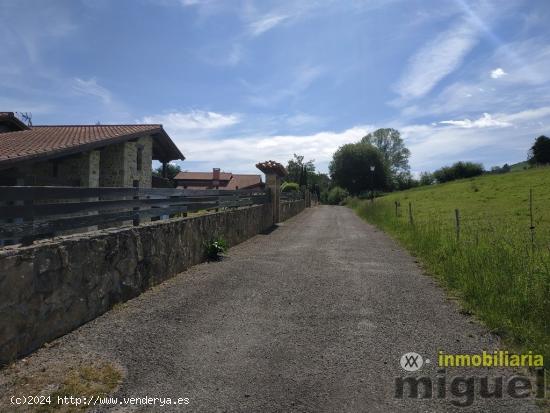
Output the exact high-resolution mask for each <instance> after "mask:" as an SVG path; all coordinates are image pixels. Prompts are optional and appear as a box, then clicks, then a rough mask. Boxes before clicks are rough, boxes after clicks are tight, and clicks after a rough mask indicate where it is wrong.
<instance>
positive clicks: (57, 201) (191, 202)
mask: <svg viewBox="0 0 550 413" xmlns="http://www.w3.org/2000/svg"><path fill="white" fill-rule="evenodd" d="M266 202H269V193H268V192H267V191H265V190H235V191H226V190H189V189H174V188H82V187H29V186H0V240H2V239H4V240H18V239H27V241H28V240H29V239H30V240H32V239H34V238H37V237H42V238H43V237H47V236H52V235H56V234H58V233H59V232H62V231H68V230H78V229H81V228H86V227H94V226H96V225H101V226H102V227H108V226H113V225H116V224H119V223H124V222H128V221H132V223H133V224H134V225H138V224H139V223H140V221H142V220H144V219H153V220H155V219H160V218H167V217H170V216H174V215H175V214H180V213H181V214H184V213H187V212H196V211H200V210H210V209H216V210H219V209H227V208H238V207H242V206H249V205H256V204H263V203H266Z"/></svg>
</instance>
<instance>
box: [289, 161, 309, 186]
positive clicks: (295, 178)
mask: <svg viewBox="0 0 550 413" xmlns="http://www.w3.org/2000/svg"><path fill="white" fill-rule="evenodd" d="M314 162H315V161H314V160H309V161H307V162H304V156H303V155H296V154H294V158H293V159H291V160H289V161H288V163H287V166H286V170H287V172H288V175H287V176H286V177H285V181H288V182H297V183H299V184H300V186H308V184H309V183H310V182H312V179H313V177H312V176H313V175H315V163H314Z"/></svg>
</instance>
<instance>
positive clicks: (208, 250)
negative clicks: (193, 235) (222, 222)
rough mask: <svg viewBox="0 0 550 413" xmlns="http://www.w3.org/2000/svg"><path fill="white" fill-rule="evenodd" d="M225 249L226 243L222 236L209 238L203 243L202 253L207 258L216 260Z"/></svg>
mask: <svg viewBox="0 0 550 413" xmlns="http://www.w3.org/2000/svg"><path fill="white" fill-rule="evenodd" d="M226 251H227V243H226V242H225V240H224V239H223V238H215V239H211V240H210V241H208V242H205V243H204V255H205V256H206V258H207V259H208V260H212V261H217V260H219V259H220V258H221V254H223V253H225V252H226Z"/></svg>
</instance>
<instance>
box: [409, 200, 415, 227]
mask: <svg viewBox="0 0 550 413" xmlns="http://www.w3.org/2000/svg"><path fill="white" fill-rule="evenodd" d="M409 224H411V225H414V219H413V209H412V203H411V202H410V201H409Z"/></svg>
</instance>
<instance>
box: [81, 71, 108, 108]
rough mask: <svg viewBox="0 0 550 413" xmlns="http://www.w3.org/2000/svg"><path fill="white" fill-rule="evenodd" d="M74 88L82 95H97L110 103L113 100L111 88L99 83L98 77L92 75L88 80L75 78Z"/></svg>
mask: <svg viewBox="0 0 550 413" xmlns="http://www.w3.org/2000/svg"><path fill="white" fill-rule="evenodd" d="M72 89H73V90H74V91H75V92H77V93H79V94H82V95H90V96H96V97H98V98H100V99H101V100H102V101H103V103H105V104H110V103H111V102H112V100H113V99H112V95H111V92H109V90H107V89H106V88H104V87H103V86H101V85H99V84H98V83H97V79H96V78H94V77H92V78H90V79H88V80H85V79H81V78H79V77H77V78H74V79H73V85H72Z"/></svg>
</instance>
